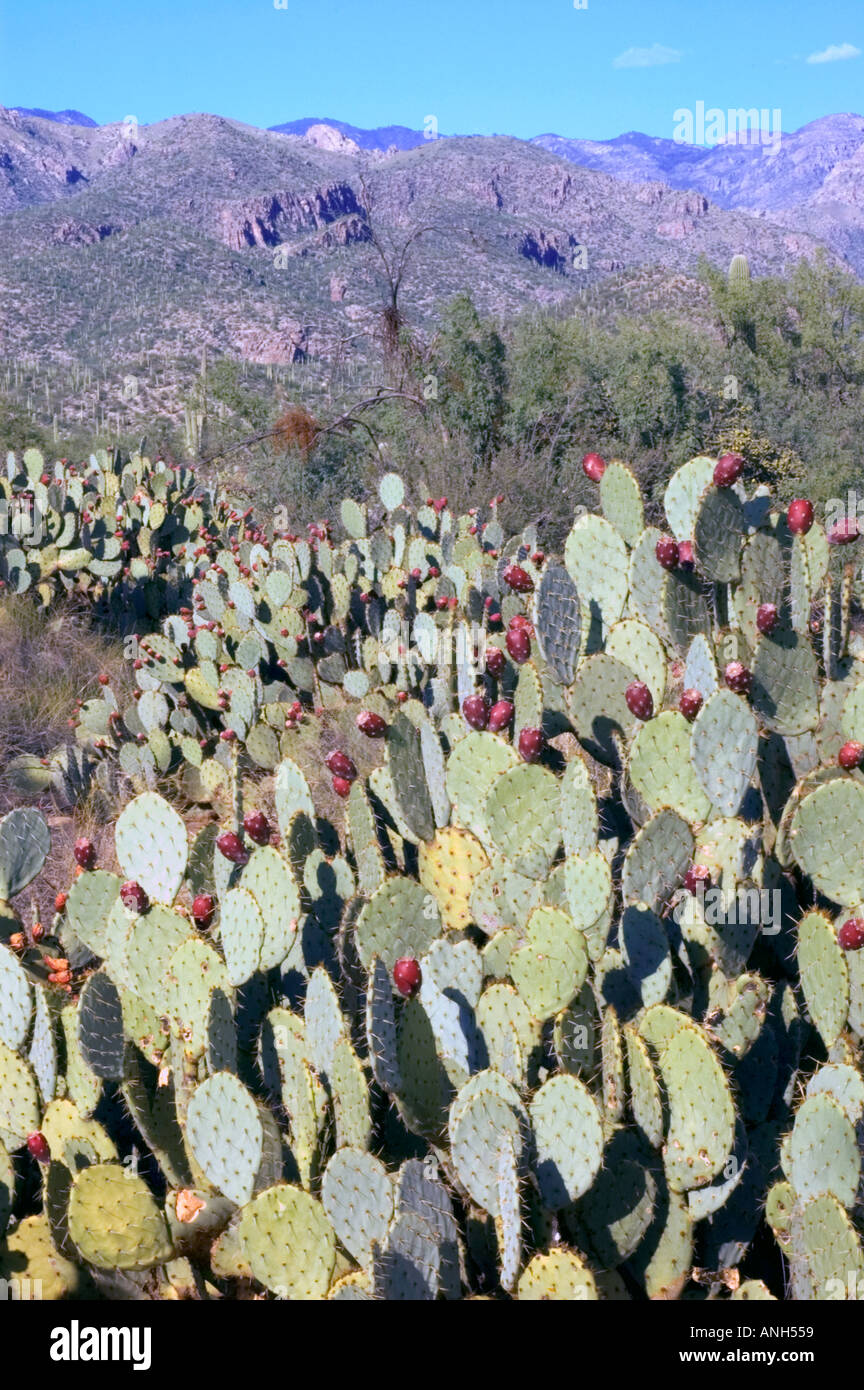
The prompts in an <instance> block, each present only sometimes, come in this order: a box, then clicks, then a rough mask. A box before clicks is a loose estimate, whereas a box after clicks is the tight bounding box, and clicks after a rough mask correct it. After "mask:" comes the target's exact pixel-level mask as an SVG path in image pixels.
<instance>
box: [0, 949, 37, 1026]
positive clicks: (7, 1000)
mask: <svg viewBox="0 0 864 1390" xmlns="http://www.w3.org/2000/svg"><path fill="white" fill-rule="evenodd" d="M32 1017H33V993H32V990H31V988H30V982H29V980H28V978H27V974H26V972H25V970H24V967H23V965H22V964H21V962H20V961H19V960H18V958H17V956H15V955H14V954H13V952H12V951H8V950H7V949H6V947H5V946H0V1042H2V1043H4V1044H5V1045H6V1047H10V1048H12V1050H13V1051H14V1052H18V1051H20V1050H21V1049H23V1048H24V1046H25V1044H26V1042H27V1038H28V1036H29V1033H30V1022H31V1019H32Z"/></svg>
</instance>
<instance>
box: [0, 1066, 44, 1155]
mask: <svg viewBox="0 0 864 1390" xmlns="http://www.w3.org/2000/svg"><path fill="white" fill-rule="evenodd" d="M40 1110H41V1107H40V1104H39V1088H38V1086H37V1084H36V1078H35V1076H34V1074H33V1070H32V1068H31V1067H30V1066H29V1065H28V1064H27V1062H25V1061H24V1059H23V1058H22V1057H19V1056H18V1054H17V1053H16V1052H14V1051H13V1050H12V1048H11V1047H7V1046H6V1044H5V1043H3V1042H0V1144H3V1145H5V1147H6V1148H7V1149H8V1150H9V1151H10V1153H11V1152H12V1150H14V1149H20V1148H21V1145H22V1144H23V1143H24V1142H25V1140H26V1138H27V1135H28V1134H32V1133H33V1131H34V1130H37V1129H38V1128H39V1115H40Z"/></svg>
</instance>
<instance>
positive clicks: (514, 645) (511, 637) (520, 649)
mask: <svg viewBox="0 0 864 1390" xmlns="http://www.w3.org/2000/svg"><path fill="white" fill-rule="evenodd" d="M504 644H505V646H506V648H507V650H508V652H509V653H510V656H511V657H512V659H513V660H514V661H515V662H516V664H517V666H521V665H522V663H523V662H524V661H527V660H528V658H529V656H530V655H531V638H530V637H529V636H528V633H527V632H526V631H525V628H524V627H510V628H508V629H507V635H506V637H505V638H504Z"/></svg>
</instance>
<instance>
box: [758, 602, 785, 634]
mask: <svg viewBox="0 0 864 1390" xmlns="http://www.w3.org/2000/svg"><path fill="white" fill-rule="evenodd" d="M779 617H780V614H779V613H778V612H777V605H776V603H760V605H759V607H758V608H757V610H756V626H757V627H758V629H759V631H760V632H761V633H762V634H763V636H765V637H768V636H770V634H771V633H772V632H773V631H774V629H775V627H776V626H777V621H778V619H779Z"/></svg>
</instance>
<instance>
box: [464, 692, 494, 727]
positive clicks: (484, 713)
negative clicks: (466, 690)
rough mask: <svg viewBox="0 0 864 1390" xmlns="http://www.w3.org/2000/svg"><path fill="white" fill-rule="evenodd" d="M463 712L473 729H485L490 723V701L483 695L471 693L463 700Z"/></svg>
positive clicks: (466, 721) (467, 722)
mask: <svg viewBox="0 0 864 1390" xmlns="http://www.w3.org/2000/svg"><path fill="white" fill-rule="evenodd" d="M462 714H463V715H464V718H465V723H466V724H468V725H469V726H470V727H471V728H472V729H485V728H486V725H487V724H488V723H489V701H488V700H487V699H486V698H485V697H484V696H483V695H469V696H468V697H467V698H466V699H464V700H463V701H462Z"/></svg>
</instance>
